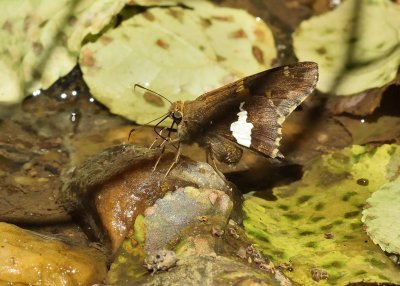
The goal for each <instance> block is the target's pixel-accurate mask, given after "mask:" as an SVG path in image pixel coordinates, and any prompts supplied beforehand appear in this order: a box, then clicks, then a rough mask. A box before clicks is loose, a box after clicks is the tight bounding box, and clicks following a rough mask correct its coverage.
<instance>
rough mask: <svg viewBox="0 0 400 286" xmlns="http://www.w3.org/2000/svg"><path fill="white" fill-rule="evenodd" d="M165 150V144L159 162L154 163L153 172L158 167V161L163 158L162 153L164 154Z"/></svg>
mask: <svg viewBox="0 0 400 286" xmlns="http://www.w3.org/2000/svg"><path fill="white" fill-rule="evenodd" d="M164 151H165V145H164V146H163V147H162V149H161V154H160V156H159V157H158V159H157V162H156V163H155V164H154V167H153V169H152V171H153V172H154V171H155V170H156V169H157V166H158V163H160V160H161V157H162V155H163V154H164Z"/></svg>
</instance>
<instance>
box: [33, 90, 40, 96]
mask: <svg viewBox="0 0 400 286" xmlns="http://www.w3.org/2000/svg"><path fill="white" fill-rule="evenodd" d="M41 93H42V91H41V90H40V89H37V90H34V91H33V92H32V95H33V96H38V95H40V94H41Z"/></svg>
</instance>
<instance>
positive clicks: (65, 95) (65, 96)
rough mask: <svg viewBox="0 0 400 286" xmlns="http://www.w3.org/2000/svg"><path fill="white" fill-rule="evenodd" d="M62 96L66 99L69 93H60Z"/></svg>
mask: <svg viewBox="0 0 400 286" xmlns="http://www.w3.org/2000/svg"><path fill="white" fill-rule="evenodd" d="M60 97H61V99H66V98H67V97H68V95H67V94H66V93H65V92H63V93H61V94H60Z"/></svg>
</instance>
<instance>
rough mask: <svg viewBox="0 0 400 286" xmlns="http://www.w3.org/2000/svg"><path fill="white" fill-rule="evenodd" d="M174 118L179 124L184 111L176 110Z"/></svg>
mask: <svg viewBox="0 0 400 286" xmlns="http://www.w3.org/2000/svg"><path fill="white" fill-rule="evenodd" d="M172 119H174V121H175V122H176V123H177V124H179V123H180V122H181V121H182V112H180V111H174V112H173V113H172Z"/></svg>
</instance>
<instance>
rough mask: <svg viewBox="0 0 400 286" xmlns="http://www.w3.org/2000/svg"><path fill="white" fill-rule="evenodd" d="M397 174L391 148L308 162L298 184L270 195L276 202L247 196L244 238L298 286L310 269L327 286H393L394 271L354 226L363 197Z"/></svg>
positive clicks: (396, 152) (308, 279) (398, 153)
mask: <svg viewBox="0 0 400 286" xmlns="http://www.w3.org/2000/svg"><path fill="white" fill-rule="evenodd" d="M399 169H400V146H398V145H383V146H381V147H377V148H372V147H368V146H353V147H352V148H346V149H344V150H342V151H338V152H334V153H331V154H327V155H324V156H322V157H321V158H320V159H318V160H316V161H314V162H312V163H309V165H308V166H307V167H306V170H305V173H304V176H303V178H302V179H301V180H300V181H298V182H295V183H292V184H290V185H288V186H283V187H277V188H275V189H274V190H273V195H274V196H275V197H276V200H273V201H268V200H264V199H261V198H258V197H256V196H248V197H247V199H246V200H245V203H244V209H245V212H246V214H247V219H245V221H244V225H245V229H246V233H247V234H248V236H249V237H250V238H252V239H253V240H254V241H255V243H256V244H258V245H259V247H260V248H261V249H262V250H263V252H264V253H265V254H266V255H268V256H270V257H271V258H272V260H273V262H274V263H275V264H279V263H289V262H290V263H291V267H292V268H293V271H292V272H287V273H286V274H287V276H288V277H290V278H291V279H293V280H294V281H295V282H298V283H300V284H302V285H311V284H312V283H313V276H312V271H313V269H314V272H313V273H314V274H315V269H319V270H320V271H322V272H326V274H327V275H328V277H327V281H326V283H327V284H330V285H347V284H348V283H355V282H361V281H363V282H376V283H400V275H399V269H398V268H397V267H396V266H395V265H394V263H393V262H392V261H391V260H390V259H389V258H388V257H387V256H386V255H385V254H384V252H383V251H381V249H380V248H379V247H378V246H377V245H375V244H374V243H373V242H372V241H371V240H370V239H369V237H368V236H367V234H366V233H365V232H364V230H363V225H362V222H361V212H362V209H363V208H364V207H365V205H366V200H367V198H368V197H369V196H370V195H371V194H372V193H373V192H374V191H376V190H378V189H379V188H380V187H381V186H382V185H384V184H385V183H387V182H388V181H390V180H392V179H393V178H394V177H395V175H396V174H397V172H398V171H399ZM283 265H284V264H283ZM325 277H326V276H325ZM314 278H315V277H314ZM320 283H322V281H321V282H320Z"/></svg>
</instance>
